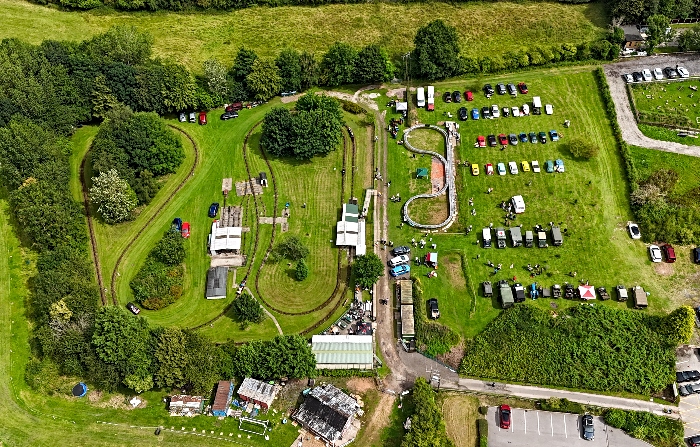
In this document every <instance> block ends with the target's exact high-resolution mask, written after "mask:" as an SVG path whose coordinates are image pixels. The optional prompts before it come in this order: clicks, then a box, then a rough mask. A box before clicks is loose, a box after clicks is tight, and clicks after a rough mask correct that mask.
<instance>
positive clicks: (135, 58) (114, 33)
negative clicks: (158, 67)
mask: <svg viewBox="0 0 700 447" xmlns="http://www.w3.org/2000/svg"><path fill="white" fill-rule="evenodd" d="M85 45H86V47H87V50H88V52H89V53H90V54H92V56H93V57H95V58H98V59H101V60H103V61H105V62H107V61H109V62H122V63H124V64H127V65H140V64H143V63H144V62H146V61H147V60H148V58H149V57H151V51H152V47H153V36H151V35H150V34H149V33H148V32H142V31H139V30H138V29H137V28H136V27H134V26H125V25H117V26H113V27H112V28H110V29H109V30H107V32H105V33H103V34H98V35H97V36H95V37H93V38H92V39H90V40H89V41H87V42H86V43H85Z"/></svg>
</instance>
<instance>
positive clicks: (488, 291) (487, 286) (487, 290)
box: [482, 281, 493, 298]
mask: <svg viewBox="0 0 700 447" xmlns="http://www.w3.org/2000/svg"><path fill="white" fill-rule="evenodd" d="M482 285H483V287H484V296H485V297H487V298H490V297H492V296H493V286H492V285H491V281H484V282H483V283H482Z"/></svg>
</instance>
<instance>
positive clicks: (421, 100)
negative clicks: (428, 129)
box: [416, 87, 425, 107]
mask: <svg viewBox="0 0 700 447" xmlns="http://www.w3.org/2000/svg"><path fill="white" fill-rule="evenodd" d="M416 99H417V103H418V107H425V89H424V88H423V87H418V89H416Z"/></svg>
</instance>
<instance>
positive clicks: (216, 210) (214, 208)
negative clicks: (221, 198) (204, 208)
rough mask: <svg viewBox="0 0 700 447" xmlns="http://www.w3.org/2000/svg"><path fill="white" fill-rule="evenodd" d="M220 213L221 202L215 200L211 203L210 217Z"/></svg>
mask: <svg viewBox="0 0 700 447" xmlns="http://www.w3.org/2000/svg"><path fill="white" fill-rule="evenodd" d="M218 213H219V202H214V203H212V204H211V205H209V217H216V215H217V214H218Z"/></svg>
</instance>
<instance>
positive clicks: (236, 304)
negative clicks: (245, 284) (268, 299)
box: [232, 292, 265, 326]
mask: <svg viewBox="0 0 700 447" xmlns="http://www.w3.org/2000/svg"><path fill="white" fill-rule="evenodd" d="M232 306H233V313H234V314H236V318H237V319H238V321H239V322H240V323H241V324H242V325H244V326H245V325H247V324H248V323H260V322H261V321H262V320H263V318H264V317H265V314H264V313H263V309H262V307H260V304H259V303H258V302H257V301H256V300H255V298H253V297H252V296H250V294H249V293H248V292H243V293H241V294H240V296H238V297H237V298H236V299H235V300H233V303H232Z"/></svg>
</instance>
